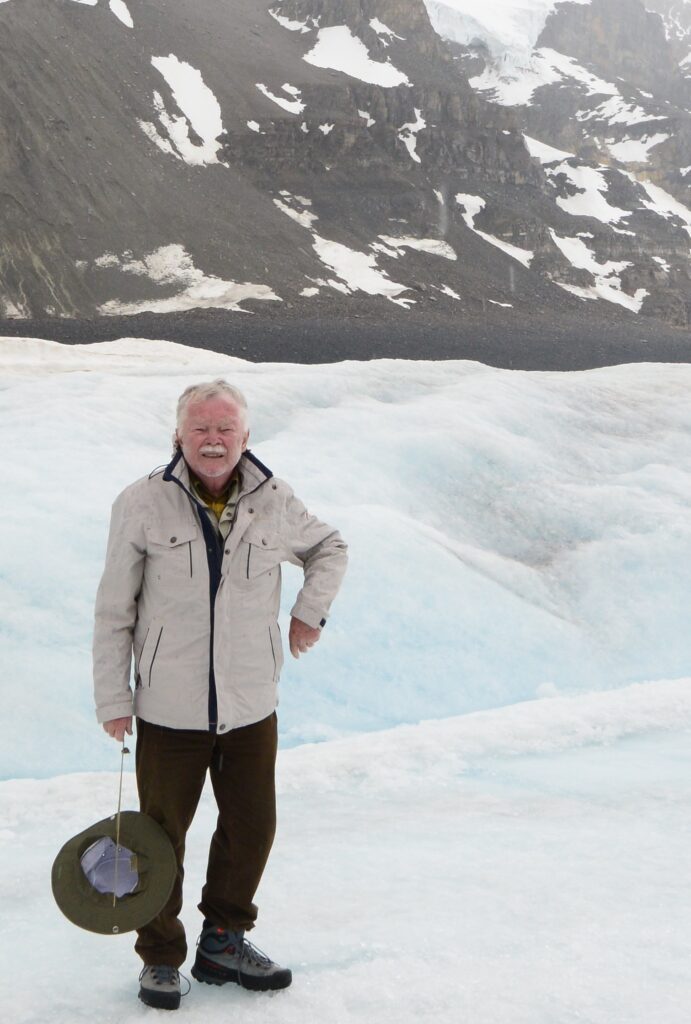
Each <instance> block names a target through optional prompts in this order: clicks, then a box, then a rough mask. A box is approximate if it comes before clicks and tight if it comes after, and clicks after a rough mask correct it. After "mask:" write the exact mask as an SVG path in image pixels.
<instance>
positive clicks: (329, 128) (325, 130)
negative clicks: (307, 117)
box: [318, 121, 336, 135]
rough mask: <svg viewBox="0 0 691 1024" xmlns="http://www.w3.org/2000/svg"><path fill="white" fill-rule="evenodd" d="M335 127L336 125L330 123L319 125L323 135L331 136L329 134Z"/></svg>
mask: <svg viewBox="0 0 691 1024" xmlns="http://www.w3.org/2000/svg"><path fill="white" fill-rule="evenodd" d="M335 127H336V125H335V124H329V122H328V121H325V122H324V124H320V125H318V128H319V131H320V132H321V133H322V135H329V133H330V132H332V131H333V130H334V128H335Z"/></svg>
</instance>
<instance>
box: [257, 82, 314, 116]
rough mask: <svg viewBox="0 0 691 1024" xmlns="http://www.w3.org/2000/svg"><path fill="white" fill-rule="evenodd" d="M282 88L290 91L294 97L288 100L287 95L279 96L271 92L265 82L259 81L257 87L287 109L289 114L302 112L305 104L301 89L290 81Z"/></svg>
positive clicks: (268, 97) (267, 96)
mask: <svg viewBox="0 0 691 1024" xmlns="http://www.w3.org/2000/svg"><path fill="white" fill-rule="evenodd" d="M281 88H282V89H283V91H284V92H287V93H289V94H290V95H291V96H293V97H294V98H293V99H292V100H287V99H286V98H285V96H277V95H276V94H275V93H273V92H271V90H270V89H269V88H268V87H267V86H266V85H264V84H263V82H258V83H257V89H259V91H260V92H261V93H263V94H264V95H265V96H266V98H267V99H270V100H272V101H273V102H274V103H277V104H278V106H279V107H282V108H283V110H287V111H288V113H289V114H301V113H302V112H303V110H304V109H305V104H304V103H303V102H302V100H301V99H300V90H299V89H296V88H295V86H292V85H288V83H286V84H285V85H283V86H282V87H281Z"/></svg>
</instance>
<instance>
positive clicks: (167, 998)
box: [139, 988, 180, 1010]
mask: <svg viewBox="0 0 691 1024" xmlns="http://www.w3.org/2000/svg"><path fill="white" fill-rule="evenodd" d="M139 998H140V999H141V1001H142V1002H143V1003H144V1004H145V1005H146V1006H153V1008H154V1009H156V1010H177V1009H178V1007H179V1006H180V993H179V992H148V991H145V990H144V989H141V988H140V989H139Z"/></svg>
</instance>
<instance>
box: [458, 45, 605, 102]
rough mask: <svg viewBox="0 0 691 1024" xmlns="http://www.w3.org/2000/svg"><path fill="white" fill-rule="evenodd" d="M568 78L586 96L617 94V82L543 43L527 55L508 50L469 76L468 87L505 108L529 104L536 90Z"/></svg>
mask: <svg viewBox="0 0 691 1024" xmlns="http://www.w3.org/2000/svg"><path fill="white" fill-rule="evenodd" d="M569 79H571V80H572V81H574V82H577V83H579V85H581V86H582V87H583V88H584V90H585V95H587V96H616V97H619V99H620V101H621V103H622V104H623V102H624V101H623V100H622V99H621V96H620V93H619V90H618V88H617V87H616V85H614V84H613V83H612V82H606V81H605V80H604V79H603V78H599V77H598V76H597V75H593V74H592V73H591V72H590V71H587V70H586V69H585V68H584V67H583V66H582V65H581V64H579V63H578V61H577V60H575V59H574V58H573V57H568V56H566V54H564V53H559V52H558V51H557V50H552V49H550V47H547V46H542V47H540V49H538V50H535V51H534V52H532V53H530V54H528V55H527V56H526V55H524V54H522V53H518V54H517V53H507V54H506V55H505V56H503V57H502V58H501V60H496V61H494V62H492V63H490V64H487V66H486V67H485V68H484V70H483V72H482V74H480V75H476V76H475V77H474V78H471V79H470V84H471V86H472V87H473V88H474V89H476V90H477V91H478V92H481V93H483V94H486V95H487V98H489V99H492V100H493V101H494V102H495V103H499V104H501V105H502V106H506V107H516V106H525V105H527V104H529V103H532V100H533V96H534V94H535V91H536V89H539V88H540V87H541V86H543V85H554V83H555V82H561V81H567V80H569Z"/></svg>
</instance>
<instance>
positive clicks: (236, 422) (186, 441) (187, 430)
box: [177, 396, 250, 491]
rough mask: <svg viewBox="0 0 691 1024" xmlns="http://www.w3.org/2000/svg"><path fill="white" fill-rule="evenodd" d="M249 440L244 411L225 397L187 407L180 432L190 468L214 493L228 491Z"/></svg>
mask: <svg viewBox="0 0 691 1024" xmlns="http://www.w3.org/2000/svg"><path fill="white" fill-rule="evenodd" d="M249 436H250V432H249V430H248V429H247V427H246V426H245V417H244V410H243V409H242V407H241V406H239V405H237V404H236V403H235V402H234V401H233V400H232V399H231V398H226V397H224V396H218V397H217V398H206V399H204V400H202V401H200V402H192V403H191V404H190V405H188V407H187V412H186V414H185V417H184V420H183V422H182V425H181V427H180V429H179V430H178V432H177V440H178V442H179V443H180V446H181V447H182V454H183V455H184V456H185V460H186V462H187V464H188V466H189V467H190V469H191V470H192V472H193V473H195V474H196V475H197V476H198V477H199V479H200V480H201V481H202V483H203V484H206V486H207V487H209V489H210V490H212V491H215V490H218V489H219V488H221V489H222V488H223V487H225V485H226V483H227V482H228V480H229V479H230V477H231V474H232V472H233V470H234V469H235V467H236V465H237V464H238V462H239V461H240V456H241V455H242V453H243V451H244V450H245V448H246V446H247V439H248V438H249Z"/></svg>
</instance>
